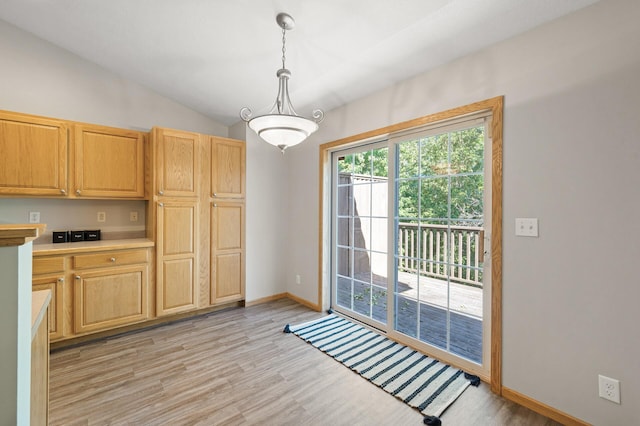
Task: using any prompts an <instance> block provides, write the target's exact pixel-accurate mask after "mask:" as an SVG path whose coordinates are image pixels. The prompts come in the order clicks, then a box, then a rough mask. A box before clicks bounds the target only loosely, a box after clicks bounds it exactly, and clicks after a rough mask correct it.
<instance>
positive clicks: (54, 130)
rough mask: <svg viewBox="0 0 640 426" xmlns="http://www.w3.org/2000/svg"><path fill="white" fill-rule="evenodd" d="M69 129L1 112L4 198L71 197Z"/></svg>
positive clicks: (0, 161) (0, 183) (0, 173)
mask: <svg viewBox="0 0 640 426" xmlns="http://www.w3.org/2000/svg"><path fill="white" fill-rule="evenodd" d="M67 142H68V136H67V126H66V125H65V123H64V122H62V121H57V120H50V119H46V118H40V117H34V116H29V115H23V114H17V113H9V112H0V153H1V155H0V194H4V195H41V196H56V195H57V196H64V195H66V194H67V145H68V143H67Z"/></svg>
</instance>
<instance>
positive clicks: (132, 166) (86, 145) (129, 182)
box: [72, 125, 145, 199]
mask: <svg viewBox="0 0 640 426" xmlns="http://www.w3.org/2000/svg"><path fill="white" fill-rule="evenodd" d="M144 145H145V135H144V133H141V132H136V131H132V130H123V129H115V128H111V127H103V126H92V125H76V126H75V129H74V140H73V146H74V158H75V167H74V171H75V176H74V183H75V186H74V188H73V191H72V195H73V196H76V197H109V198H137V199H143V198H144V196H145V194H144Z"/></svg>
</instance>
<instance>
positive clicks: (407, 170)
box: [338, 126, 484, 224]
mask: <svg viewBox="0 0 640 426" xmlns="http://www.w3.org/2000/svg"><path fill="white" fill-rule="evenodd" d="M387 155H388V148H386V147H384V148H378V149H373V150H368V151H364V152H359V153H356V154H349V155H345V156H343V157H340V159H339V160H338V171H339V172H340V173H343V174H349V175H357V176H371V177H372V178H374V179H375V178H378V179H380V178H388V176H389V170H388V167H387V161H388V159H387ZM483 169H484V128H483V126H478V127H472V128H469V129H464V130H459V131H455V132H449V133H443V134H439V135H434V136H429V137H425V138H416V139H409V140H407V141H404V142H401V143H399V144H398V172H397V174H398V183H397V185H398V190H397V193H398V213H399V217H400V218H402V219H401V220H403V221H411V220H412V219H420V220H421V221H424V220H429V221H433V222H444V221H445V220H452V221H454V222H455V220H456V219H466V220H468V219H472V220H475V221H477V223H478V224H480V223H481V221H482V211H483V202H482V198H483V191H484V177H483ZM449 199H450V200H451V209H450V211H449V203H448V201H449Z"/></svg>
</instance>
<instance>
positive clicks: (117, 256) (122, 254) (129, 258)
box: [73, 250, 147, 269]
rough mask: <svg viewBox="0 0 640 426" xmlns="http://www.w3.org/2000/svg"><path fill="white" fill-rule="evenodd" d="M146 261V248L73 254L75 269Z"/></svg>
mask: <svg viewBox="0 0 640 426" xmlns="http://www.w3.org/2000/svg"><path fill="white" fill-rule="evenodd" d="M135 263H147V250H122V251H111V252H104V253H96V254H80V255H76V256H73V267H74V268H75V269H87V268H103V267H105V266H118V265H133V264H135Z"/></svg>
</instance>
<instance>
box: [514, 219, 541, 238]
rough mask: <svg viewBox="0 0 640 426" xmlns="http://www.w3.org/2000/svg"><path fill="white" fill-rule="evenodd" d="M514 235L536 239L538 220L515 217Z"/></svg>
mask: <svg viewBox="0 0 640 426" xmlns="http://www.w3.org/2000/svg"><path fill="white" fill-rule="evenodd" d="M516 235H517V236H520V237H537V236H538V218H534V217H517V218H516Z"/></svg>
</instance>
